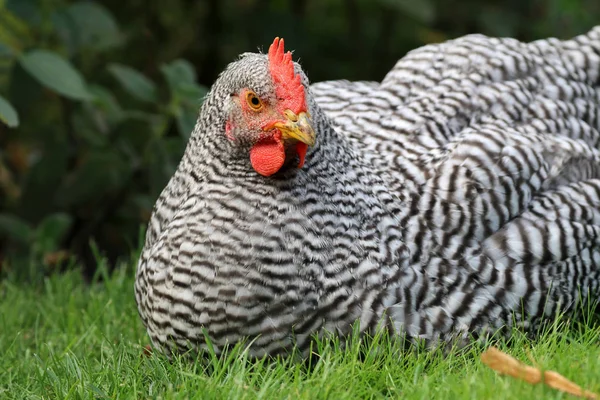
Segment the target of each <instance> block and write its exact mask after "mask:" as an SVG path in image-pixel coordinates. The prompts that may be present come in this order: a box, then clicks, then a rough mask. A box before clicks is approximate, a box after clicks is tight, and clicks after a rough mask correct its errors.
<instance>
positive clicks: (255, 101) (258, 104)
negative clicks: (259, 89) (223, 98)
mask: <svg viewBox="0 0 600 400" xmlns="http://www.w3.org/2000/svg"><path fill="white" fill-rule="evenodd" d="M246 101H247V102H248V105H249V106H250V108H251V109H253V110H254V111H259V110H260V109H261V108H262V106H263V105H262V101H260V99H259V98H258V96H257V95H256V93H254V92H248V94H247V95H246Z"/></svg>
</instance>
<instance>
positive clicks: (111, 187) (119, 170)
mask: <svg viewBox="0 0 600 400" xmlns="http://www.w3.org/2000/svg"><path fill="white" fill-rule="evenodd" d="M131 172H132V166H131V165H130V163H129V160H126V159H125V157H123V155H122V154H120V153H118V152H117V151H115V150H112V149H106V148H104V149H94V151H92V152H90V153H89V154H88V155H87V156H86V158H85V159H84V160H83V162H82V163H81V164H80V165H79V167H78V168H77V169H76V170H75V171H73V173H72V174H71V175H70V176H68V177H67V179H66V180H65V181H64V182H63V184H62V185H61V187H60V189H59V190H57V196H56V197H57V202H58V203H59V204H60V205H61V206H63V207H71V206H75V205H79V206H81V205H83V204H82V203H86V202H90V203H94V204H99V203H102V201H103V200H106V197H107V196H110V195H112V194H113V193H114V192H116V191H117V190H119V189H120V188H121V187H122V186H123V184H124V183H125V182H126V181H127V180H128V179H129V176H130V174H131Z"/></svg>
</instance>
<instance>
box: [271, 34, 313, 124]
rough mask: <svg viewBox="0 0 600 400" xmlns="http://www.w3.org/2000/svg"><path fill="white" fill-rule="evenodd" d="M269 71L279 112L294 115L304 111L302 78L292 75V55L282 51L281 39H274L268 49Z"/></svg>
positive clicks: (304, 100)
mask: <svg viewBox="0 0 600 400" xmlns="http://www.w3.org/2000/svg"><path fill="white" fill-rule="evenodd" d="M269 71H270V72H271V76H272V77H273V82H274V83H275V92H276V94H277V98H278V99H279V111H280V112H281V113H283V112H284V111H285V110H292V111H293V112H294V113H295V114H296V115H297V114H300V113H301V112H303V111H304V112H305V111H306V99H305V97H304V96H305V95H304V86H302V78H300V75H297V74H295V73H294V63H293V62H292V53H290V52H289V51H288V52H287V53H285V52H284V50H283V39H279V38H275V40H274V41H273V44H272V45H271V47H269Z"/></svg>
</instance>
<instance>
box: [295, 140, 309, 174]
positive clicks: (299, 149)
mask: <svg viewBox="0 0 600 400" xmlns="http://www.w3.org/2000/svg"><path fill="white" fill-rule="evenodd" d="M307 150H308V145H307V144H306V143H302V142H298V143H297V144H296V153H298V158H300V162H298V168H302V166H303V165H304V158H305V157H306V151H307Z"/></svg>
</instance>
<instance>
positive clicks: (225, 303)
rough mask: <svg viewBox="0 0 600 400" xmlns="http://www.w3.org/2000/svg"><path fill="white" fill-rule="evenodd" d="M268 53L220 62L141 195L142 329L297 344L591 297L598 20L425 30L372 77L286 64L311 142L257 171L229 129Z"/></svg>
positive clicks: (427, 328)
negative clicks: (178, 144)
mask: <svg viewBox="0 0 600 400" xmlns="http://www.w3.org/2000/svg"><path fill="white" fill-rule="evenodd" d="M266 63H267V60H266V56H264V55H258V54H248V55H244V56H243V57H242V58H240V60H238V61H236V62H234V63H232V64H231V65H230V66H229V67H228V68H227V70H226V71H225V72H224V73H223V74H222V75H221V76H220V78H219V79H218V81H217V82H216V83H215V85H214V86H213V88H212V89H211V92H210V93H209V95H208V97H207V99H206V101H205V103H204V105H203V107H202V110H201V112H200V116H199V118H198V123H197V125H196V128H195V130H194V132H193V135H192V137H191V139H190V142H189V144H188V147H187V149H186V152H185V154H184V156H183V159H182V161H181V163H180V165H179V168H178V170H177V172H176V173H175V175H174V176H173V178H172V179H171V181H170V182H169V184H168V185H167V187H166V188H165V189H164V191H163V193H162V194H161V196H160V198H159V199H158V201H157V203H156V206H155V209H154V213H153V216H152V219H151V221H150V224H149V227H148V233H147V237H146V243H145V246H144V249H143V252H142V255H141V258H140V261H139V266H138V271H137V279H136V285H135V294H136V300H137V304H138V308H139V311H140V315H141V316H142V319H143V321H144V324H145V325H146V327H147V329H148V333H149V335H150V337H151V339H152V341H153V343H154V344H155V345H157V346H159V347H169V348H172V349H178V350H182V351H184V350H186V349H188V348H190V347H192V348H200V349H203V348H206V343H205V336H204V334H205V333H206V334H207V335H208V336H209V337H210V339H211V341H212V343H213V346H214V347H215V349H216V350H217V351H220V350H221V349H222V348H223V346H224V345H225V344H227V343H235V342H237V341H239V340H241V339H242V338H249V339H251V340H253V342H252V345H251V348H250V351H251V353H252V354H253V355H257V356H260V355H263V354H280V353H284V352H287V351H289V350H290V349H291V348H292V347H293V346H297V347H298V348H300V349H301V350H303V351H306V349H307V347H308V344H309V342H310V340H311V336H312V335H313V334H318V333H320V332H323V331H332V332H336V333H339V334H341V335H345V334H347V333H349V331H350V329H351V326H352V324H353V323H354V322H355V321H360V327H361V330H363V331H369V330H373V329H375V328H376V327H377V326H378V324H380V323H381V322H382V321H383V323H384V325H386V326H387V327H388V328H390V329H393V330H394V331H396V332H398V333H403V334H406V335H408V337H409V338H413V339H424V340H425V341H427V342H429V343H437V342H438V341H449V340H451V339H453V338H456V337H458V338H466V337H467V336H468V335H470V334H476V335H477V334H483V333H486V332H494V331H496V330H498V329H501V328H503V327H510V326H512V325H513V324H515V323H516V324H518V325H519V326H522V327H524V328H527V329H531V330H533V329H535V328H536V327H537V326H538V325H539V324H540V323H541V322H542V321H543V320H544V319H547V318H553V317H554V316H555V315H556V313H558V312H573V311H574V310H576V309H577V307H579V306H581V304H582V302H593V301H596V300H598V296H599V294H600V288H599V284H600V150H599V149H600V148H599V143H600V133H599V131H600V27H597V28H595V29H593V30H592V31H590V32H589V33H587V34H585V35H582V36H579V37H576V38H574V39H572V40H568V41H559V40H557V39H547V40H540V41H536V42H532V43H521V42H519V41H517V40H514V39H497V38H488V37H485V36H482V35H470V36H466V37H463V38H459V39H456V40H453V41H449V42H446V43H442V44H436V45H429V46H425V47H423V48H420V49H417V50H415V51H413V52H411V53H409V54H408V55H407V56H405V57H404V58H402V59H401V60H400V61H398V63H397V64H396V65H395V66H394V68H393V69H392V70H391V71H390V72H389V73H388V75H387V76H386V77H385V79H384V80H383V81H382V82H381V83H376V82H348V81H331V82H322V83H317V84H313V85H312V86H310V87H309V85H308V80H307V79H306V77H305V76H304V74H303V73H302V72H301V70H300V67H299V66H296V67H297V70H298V72H299V73H301V74H302V76H303V82H304V84H305V86H306V87H307V89H308V96H307V98H308V101H309V110H310V113H311V115H312V118H313V122H314V125H315V131H316V133H317V144H316V145H315V147H314V148H312V149H311V150H309V153H308V155H307V158H306V165H305V167H304V168H302V169H295V168H289V169H286V170H285V171H282V172H281V173H279V174H277V175H276V176H274V177H271V178H265V177H262V176H259V175H258V174H256V172H254V170H253V169H252V168H251V167H250V163H249V161H248V155H247V152H244V151H240V149H236V148H233V147H232V145H231V144H230V143H229V142H228V141H227V140H226V138H225V136H224V125H225V121H226V119H227V107H226V104H227V102H228V99H229V96H230V94H231V93H235V92H236V91H238V90H239V89H241V88H243V87H250V88H252V89H253V90H254V91H256V92H257V93H262V92H269V91H272V90H273V89H272V87H271V86H270V85H272V83H270V80H269V77H268V67H267V64H266Z"/></svg>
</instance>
